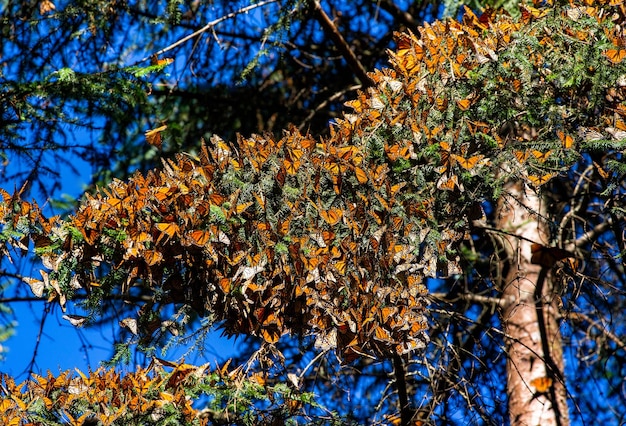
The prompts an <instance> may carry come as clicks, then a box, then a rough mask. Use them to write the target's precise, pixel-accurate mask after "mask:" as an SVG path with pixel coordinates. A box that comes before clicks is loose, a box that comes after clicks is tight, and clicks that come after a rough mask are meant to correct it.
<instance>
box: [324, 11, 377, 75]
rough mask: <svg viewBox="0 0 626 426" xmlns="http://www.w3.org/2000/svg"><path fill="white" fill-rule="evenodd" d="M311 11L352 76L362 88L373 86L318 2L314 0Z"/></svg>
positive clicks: (361, 65)
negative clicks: (346, 64) (353, 75)
mask: <svg viewBox="0 0 626 426" xmlns="http://www.w3.org/2000/svg"><path fill="white" fill-rule="evenodd" d="M313 10H314V11H315V14H316V16H317V20H318V22H319V23H320V24H321V25H322V28H323V29H324V31H325V32H326V33H327V34H328V36H329V37H330V38H331V40H333V42H334V43H335V45H336V46H337V48H338V49H339V51H340V52H341V53H342V56H343V57H344V59H345V60H346V62H347V63H348V66H349V67H350V68H351V69H352V72H354V74H355V75H356V77H357V78H358V79H359V80H360V81H361V83H362V84H363V86H366V87H367V86H374V84H375V83H374V80H372V79H371V78H370V77H369V76H368V75H367V71H366V70H365V67H364V66H363V64H362V63H361V62H360V61H359V59H358V58H357V57H356V55H355V54H354V52H353V51H352V50H351V49H350V46H348V43H347V42H346V40H345V39H344V38H343V36H342V35H341V33H340V32H339V30H338V29H337V27H336V26H335V24H334V23H333V21H332V20H331V19H330V17H329V16H328V15H327V14H326V12H324V9H322V6H321V5H320V2H319V1H317V0H316V1H314V2H313Z"/></svg>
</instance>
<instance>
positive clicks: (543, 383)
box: [530, 377, 553, 393]
mask: <svg viewBox="0 0 626 426" xmlns="http://www.w3.org/2000/svg"><path fill="white" fill-rule="evenodd" d="M552 383H553V381H552V379H551V378H550V377H537V378H536V379H532V380H531V381H530V385H531V386H534V388H535V389H536V390H537V392H538V393H546V392H548V390H549V389H550V388H551V387H552Z"/></svg>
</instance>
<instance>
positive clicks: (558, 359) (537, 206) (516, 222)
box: [496, 182, 569, 426]
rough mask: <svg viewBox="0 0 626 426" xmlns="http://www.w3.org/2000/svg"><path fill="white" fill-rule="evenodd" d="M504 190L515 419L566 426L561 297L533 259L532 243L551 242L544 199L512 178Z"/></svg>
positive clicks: (506, 318) (501, 223)
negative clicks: (559, 320)
mask: <svg viewBox="0 0 626 426" xmlns="http://www.w3.org/2000/svg"><path fill="white" fill-rule="evenodd" d="M505 194H506V195H505V196H503V198H502V199H501V201H500V203H499V205H498V210H497V217H496V221H497V223H496V226H497V228H498V229H500V230H502V231H503V232H504V233H503V234H502V235H501V237H502V239H501V242H502V245H503V247H502V248H503V251H504V253H505V259H503V260H504V265H503V266H504V271H503V272H504V275H503V279H504V280H503V282H502V283H501V285H502V293H503V298H504V300H505V303H504V305H503V309H502V318H503V323H504V331H505V333H506V334H505V335H506V350H507V394H508V403H509V417H510V421H511V424H512V425H531V426H535V425H561V426H565V425H568V424H569V416H568V411H567V398H566V397H567V395H566V389H565V387H564V382H563V353H562V338H561V334H560V330H559V324H558V313H559V305H558V302H559V297H558V294H557V293H555V292H554V285H553V282H552V279H551V274H550V271H549V268H548V267H546V266H541V265H538V264H534V263H532V262H531V258H532V244H533V243H540V244H542V245H544V246H548V245H549V244H548V240H549V239H548V235H547V231H546V229H545V228H546V227H545V219H543V218H545V217H546V215H545V203H542V200H541V198H540V197H539V196H538V195H537V193H536V191H535V190H534V189H532V188H529V187H528V186H527V185H526V184H524V183H522V182H511V183H510V185H509V186H508V188H507V191H505ZM547 383H551V384H550V385H549V386H548V385H546V384H547ZM544 388H545V389H544Z"/></svg>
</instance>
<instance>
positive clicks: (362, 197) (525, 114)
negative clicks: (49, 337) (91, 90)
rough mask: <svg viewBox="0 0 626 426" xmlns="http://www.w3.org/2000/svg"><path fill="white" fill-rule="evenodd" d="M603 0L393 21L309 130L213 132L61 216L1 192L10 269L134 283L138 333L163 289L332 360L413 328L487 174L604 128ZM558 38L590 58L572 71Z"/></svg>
mask: <svg viewBox="0 0 626 426" xmlns="http://www.w3.org/2000/svg"><path fill="white" fill-rule="evenodd" d="M606 8H613V10H617V11H618V12H619V13H621V12H623V11H622V9H620V8H621V5H612V4H609V3H608V2H605V1H597V2H590V1H583V2H582V3H580V4H578V5H575V4H574V3H572V4H571V5H568V6H563V7H560V8H557V9H548V8H542V9H535V8H526V9H522V16H521V18H520V19H519V20H514V19H513V18H511V17H508V16H502V15H498V14H496V13H495V12H493V11H490V10H488V11H486V12H485V13H483V14H482V15H481V16H476V15H475V14H474V13H472V12H471V11H470V10H466V13H465V16H464V18H463V21H462V22H457V21H452V20H448V21H438V22H435V23H433V24H432V25H428V24H426V25H425V26H424V27H422V28H420V29H419V34H418V35H416V34H413V33H410V32H409V33H405V34H397V49H396V51H394V52H390V59H391V65H392V67H391V68H389V69H382V70H377V71H375V72H373V73H371V74H370V77H371V79H372V81H374V83H375V85H374V86H373V87H371V88H369V89H368V90H367V91H363V92H359V93H358V95H357V96H356V98H355V99H354V100H352V101H350V102H347V104H346V105H347V106H348V107H349V108H350V109H351V111H350V112H349V113H346V114H344V116H343V117H342V118H340V119H337V120H336V122H335V123H334V124H333V125H331V127H330V136H329V137H328V138H327V139H314V138H313V137H311V136H310V135H306V134H301V133H300V132H298V131H297V130H296V129H294V128H292V129H288V130H286V131H285V132H284V133H283V134H282V135H281V136H275V135H270V134H266V135H252V136H250V137H243V136H239V137H238V138H237V140H236V141H232V142H226V141H224V140H222V139H220V138H219V137H217V136H214V137H212V138H211V139H210V140H209V141H208V142H206V143H202V146H201V149H200V150H199V152H198V153H197V155H191V154H179V155H177V156H176V158H175V159H167V160H164V161H163V167H162V168H161V169H160V170H155V171H151V172H148V173H145V174H139V173H137V174H135V175H134V176H133V177H132V178H131V179H129V180H128V181H126V182H123V181H120V180H114V181H113V182H112V183H111V184H110V185H108V186H107V187H106V188H103V189H100V190H99V191H97V192H96V193H95V194H93V195H91V196H87V197H86V200H85V201H84V202H83V203H82V204H81V206H80V208H79V209H78V211H77V212H76V213H75V214H74V215H73V216H72V217H71V218H70V219H68V220H67V221H61V220H59V219H58V218H53V219H50V220H48V219H45V218H44V217H43V215H41V214H40V213H39V212H38V209H36V208H33V206H32V205H31V204H28V203H25V202H22V201H20V200H19V196H18V197H17V198H16V197H15V196H14V197H11V196H10V195H9V194H7V193H4V192H3V193H2V196H3V198H4V203H3V210H2V217H3V221H4V222H5V223H9V224H10V226H11V227H12V228H15V229H18V228H20V227H21V229H23V230H24V229H27V230H28V232H24V233H23V235H25V238H26V241H25V242H24V241H23V240H20V239H16V240H15V241H14V242H15V243H16V244H17V243H19V242H20V241H21V244H22V246H23V247H24V248H27V246H28V244H27V243H28V241H27V240H28V237H29V236H30V237H31V239H33V241H34V242H35V247H36V248H37V249H38V250H39V253H40V255H41V257H42V260H43V263H44V266H46V268H47V269H48V271H47V272H46V271H44V272H43V273H42V279H41V280H39V279H31V280H30V281H29V282H28V284H29V285H30V286H31V288H32V289H33V291H34V292H35V293H36V294H39V295H43V294H44V293H46V294H47V295H48V296H49V297H50V298H51V299H54V298H58V300H59V302H60V303H61V305H64V304H65V299H66V297H71V295H72V294H74V293H76V292H84V293H85V294H86V295H87V296H89V297H93V298H97V297H101V296H102V294H103V293H104V292H107V291H108V292H119V293H121V294H128V293H132V294H137V293H139V294H142V295H144V296H147V297H148V298H150V299H151V300H152V302H151V303H148V304H145V305H143V306H142V307H141V309H139V314H138V315H139V318H138V321H133V320H132V319H127V320H125V321H126V322H125V323H124V324H125V326H126V327H127V328H128V329H129V330H130V331H131V333H132V334H138V335H141V336H142V338H149V337H150V335H151V334H152V333H154V332H155V330H157V329H159V328H163V326H164V324H165V323H166V321H165V320H164V319H159V318H160V315H161V312H160V309H161V308H162V306H164V305H167V304H175V305H178V306H180V305H184V306H189V307H191V308H192V309H193V310H194V311H196V312H197V313H198V314H200V315H203V316H210V317H212V318H214V320H215V321H217V322H220V323H221V324H222V326H223V327H224V328H225V330H226V331H227V332H229V333H235V334H238V333H245V334H253V335H256V336H259V337H261V338H262V339H264V340H265V341H266V342H268V343H275V342H276V341H278V339H279V338H280V337H281V336H282V335H283V334H285V333H292V334H298V335H314V336H315V338H316V342H317V345H318V347H320V348H323V349H326V348H333V349H336V350H337V353H338V354H339V356H341V357H342V358H343V359H344V360H347V361H349V360H351V359H354V358H355V357H359V356H371V355H374V356H378V355H383V356H388V355H389V354H406V353H408V352H410V351H413V350H416V349H420V348H423V347H424V346H425V345H426V343H427V342H428V337H427V333H426V331H427V328H428V327H427V318H426V314H427V306H426V305H427V304H426V299H425V295H426V287H425V281H426V279H427V278H429V277H448V276H451V275H454V274H459V273H461V271H462V268H463V265H462V258H461V256H460V253H461V251H460V250H459V246H460V245H461V244H463V243H464V242H465V241H467V240H468V239H469V235H470V232H471V223H472V221H473V220H475V219H477V218H479V217H480V216H481V215H483V213H482V209H481V206H480V203H481V202H482V201H483V200H486V199H494V198H496V197H497V194H498V191H499V190H501V188H502V186H503V182H504V181H506V180H511V179H515V180H517V181H519V182H521V184H524V185H528V186H530V187H531V188H534V189H535V190H537V191H539V190H541V189H542V188H545V187H547V186H549V185H548V184H549V183H550V182H552V181H553V179H555V178H556V177H557V176H559V175H560V174H563V173H565V172H566V171H567V170H568V169H569V168H570V167H571V165H572V164H574V163H575V162H576V161H578V160H579V159H580V157H581V151H582V150H583V149H584V148H585V147H586V146H589V144H592V143H597V142H598V141H606V142H607V143H609V142H610V141H613V140H622V139H624V135H625V134H626V133H624V132H626V125H625V124H624V119H625V117H626V104H625V103H624V90H625V89H624V88H625V87H626V84H621V83H620V81H621V80H620V78H623V77H621V76H622V75H623V74H624V73H623V71H624V70H623V67H622V68H620V67H621V65H622V59H620V56H621V53H620V51H621V50H622V47H623V45H624V34H623V31H622V30H621V29H620V28H621V27H619V26H616V25H614V23H613V20H614V19H615V18H614V16H615V15H618V16H623V13H622V15H619V13H617V12H616V13H615V14H611V13H608V12H607V11H606V10H607V9H606ZM620 11H621V12H620ZM599 29H601V30H599ZM576 40H577V41H576ZM573 42H574V43H578V45H579V46H578V49H579V50H578V51H580V52H582V53H581V54H582V55H583V56H584V57H585V58H593V61H591V60H590V61H588V62H585V66H587V67H589V70H587V71H585V72H584V73H582V74H581V72H578V74H576V73H575V72H574V70H575V69H578V68H577V67H580V60H579V59H580V58H577V57H576V55H574V56H572V55H570V54H569V53H567V52H568V49H569V47H568V46H570V44H571V43H573ZM571 75H582V76H583V77H581V78H583V80H584V79H587V80H584V81H583V82H582V83H581V82H577V81H573V80H570V79H571ZM599 81H602V84H600V83H597V82H599ZM594 82H596V83H597V84H596V83H594ZM607 82H608V83H607ZM585 84H587V85H588V86H589V87H590V88H591V89H589V91H588V92H585V93H583V92H581V90H580V87H581V85H585ZM607 85H608V87H609V89H610V90H609V89H607ZM594 90H596V92H594ZM609 97H610V99H609ZM594 102H595V103H594ZM598 102H604V103H598ZM165 130H166V127H165V126H162V127H160V128H157V129H154V130H152V131H148V132H147V133H146V137H147V140H148V143H150V144H151V145H153V146H156V147H157V148H158V147H159V146H160V145H161V143H162V140H161V133H162V132H164V131H165ZM590 132H595V133H594V136H593V137H592V136H589V135H591V134H592V133H590ZM620 132H621V133H620ZM597 167H598V173H599V174H601V175H602V176H603V179H607V180H608V179H611V178H612V174H611V172H610V171H607V170H606V169H604V168H603V166H602V165H599V164H598V165H597ZM5 243H6V242H3V246H2V248H3V250H4V251H5V252H6V249H4V247H5V245H4V244H5ZM548 254H552V253H548ZM544 257H545V256H543V257H542V258H544ZM537 259H539V255H537ZM146 318H149V319H146ZM155 318H156V319H155ZM168 321H169V320H168ZM130 325H132V327H131V326H130Z"/></svg>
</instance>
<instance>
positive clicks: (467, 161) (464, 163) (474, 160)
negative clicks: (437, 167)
mask: <svg viewBox="0 0 626 426" xmlns="http://www.w3.org/2000/svg"><path fill="white" fill-rule="evenodd" d="M484 157H485V156H484V155H474V156H473V157H470V158H463V157H461V156H460V155H456V154H452V158H454V160H456V162H457V163H459V164H460V165H461V167H463V168H464V169H465V170H472V169H473V168H474V167H476V164H478V162H479V161H480V160H482V159H483V158H484Z"/></svg>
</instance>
